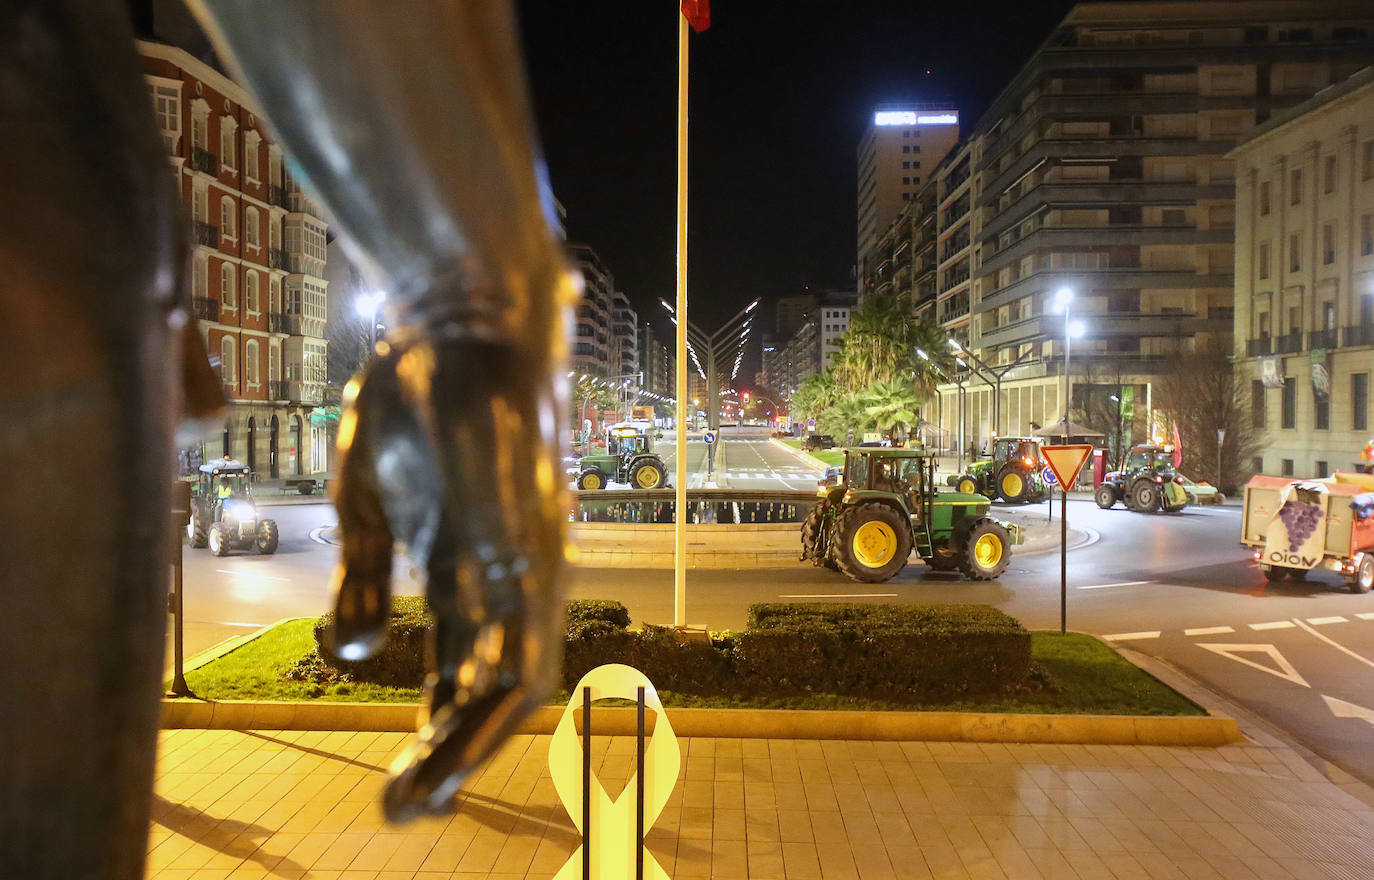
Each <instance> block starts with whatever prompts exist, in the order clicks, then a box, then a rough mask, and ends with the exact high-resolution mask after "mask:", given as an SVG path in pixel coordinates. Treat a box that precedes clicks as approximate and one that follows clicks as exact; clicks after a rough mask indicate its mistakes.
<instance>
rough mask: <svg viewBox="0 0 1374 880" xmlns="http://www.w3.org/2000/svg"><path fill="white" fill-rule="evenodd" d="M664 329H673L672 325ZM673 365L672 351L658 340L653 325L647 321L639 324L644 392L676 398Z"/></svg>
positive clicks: (640, 359) (675, 380)
mask: <svg viewBox="0 0 1374 880" xmlns="http://www.w3.org/2000/svg"><path fill="white" fill-rule="evenodd" d="M666 327H667V329H669V330H671V329H673V326H672V324H666ZM675 363H676V359H675V358H674V357H673V351H672V349H670V348H669V347H668V346H667V345H665V344H664V343H663V342H661V341H660V340H659V338H658V335H657V332H656V328H655V325H654V324H653V323H651V322H648V321H646V322H644V323H643V324H640V325H639V370H640V371H641V372H643V373H644V390H645V391H648V392H649V393H650V394H656V395H658V396H659V397H661V398H665V399H669V400H671V399H673V398H676V397H677V374H676V372H675V371H674V364H675Z"/></svg>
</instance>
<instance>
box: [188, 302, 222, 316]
mask: <svg viewBox="0 0 1374 880" xmlns="http://www.w3.org/2000/svg"><path fill="white" fill-rule="evenodd" d="M191 311H192V312H194V313H195V316H196V317H197V318H199V319H200V320H202V321H218V320H219V301H218V300H213V299H210V298H209V297H207V296H195V297H192V298H191Z"/></svg>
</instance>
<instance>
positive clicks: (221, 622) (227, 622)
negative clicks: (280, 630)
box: [215, 620, 267, 638]
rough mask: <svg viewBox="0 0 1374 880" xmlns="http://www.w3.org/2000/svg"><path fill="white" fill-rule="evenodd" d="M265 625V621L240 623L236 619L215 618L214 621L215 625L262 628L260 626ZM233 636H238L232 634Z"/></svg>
mask: <svg viewBox="0 0 1374 880" xmlns="http://www.w3.org/2000/svg"><path fill="white" fill-rule="evenodd" d="M266 625H267V624H265V623H240V622H239V621H237V620H217V621H215V626H241V627H244V628H245V629H262V628H263V627H264V626H266ZM234 638H238V636H234Z"/></svg>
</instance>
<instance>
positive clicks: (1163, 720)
mask: <svg viewBox="0 0 1374 880" xmlns="http://www.w3.org/2000/svg"><path fill="white" fill-rule="evenodd" d="M563 709H564V707H562V706H544V707H542V708H540V709H537V710H536V711H535V712H534V714H533V715H531V716H530V718H529V719H527V720H526V721H525V723H524V724H522V725H521V726H520V728H519V730H518V731H517V733H520V734H524V735H536V736H538V735H544V736H546V735H549V734H552V733H553V731H554V728H555V727H556V726H557V724H558V720H559V719H560V718H561V717H562V715H563ZM419 710H420V707H419V706H418V705H411V704H406V703H270V702H251V701H237V700H226V701H224V702H213V701H196V700H164V701H163V703H162V715H161V720H160V725H161V727H162V728H164V729H172V728H188V729H208V730H323V731H367V732H385V733H410V732H413V731H414V730H415V728H416V723H417V719H418V717H419ZM668 711H669V712H670V713H671V717H672V722H673V730H674V732H675V733H677V735H678V736H689V737H723V738H730V739H805V740H832V739H854V738H856V734H858V738H860V739H864V740H875V741H878V740H881V741H934V742H985V743H1057V744H1086V745H1160V746H1221V745H1227V744H1229V743H1238V742H1244V741H1245V740H1244V737H1242V736H1241V733H1240V729H1239V728H1238V727H1237V725H1236V721H1235V719H1234V718H1223V717H1218V716H1184V717H1154V716H1144V715H1001V714H992V713H977V712H865V711H821V710H805V709H796V710H792V709H670V710H668ZM635 722H636V718H635V709H633V708H624V707H615V708H606V709H603V710H601V711H600V712H598V713H597V732H598V733H599V734H601V735H606V736H633V735H634V733H635ZM859 731H862V734H859Z"/></svg>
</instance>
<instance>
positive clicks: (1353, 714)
mask: <svg viewBox="0 0 1374 880" xmlns="http://www.w3.org/2000/svg"><path fill="white" fill-rule="evenodd" d="M1322 699H1323V700H1326V708H1328V709H1330V710H1331V714H1332V715H1335V716H1336V717H1337V718H1358V719H1360V720H1361V721H1364V722H1367V723H1369V724H1374V710H1370V709H1366V708H1365V707H1364V706H1357V705H1355V704H1354V703H1347V702H1346V701H1345V700H1338V699H1336V698H1335V697H1328V696H1327V695H1326V694H1322Z"/></svg>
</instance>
